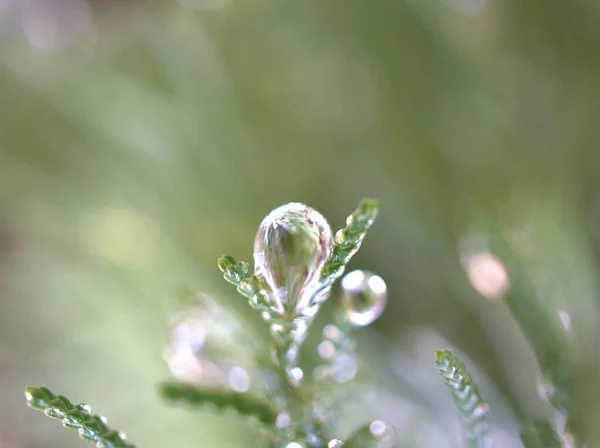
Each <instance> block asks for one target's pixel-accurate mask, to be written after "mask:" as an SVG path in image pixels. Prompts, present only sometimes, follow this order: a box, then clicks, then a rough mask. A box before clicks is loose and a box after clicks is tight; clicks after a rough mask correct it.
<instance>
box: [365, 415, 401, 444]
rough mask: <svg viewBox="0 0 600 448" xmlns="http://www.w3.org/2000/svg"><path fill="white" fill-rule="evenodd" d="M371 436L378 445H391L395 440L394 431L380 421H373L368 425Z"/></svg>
mask: <svg viewBox="0 0 600 448" xmlns="http://www.w3.org/2000/svg"><path fill="white" fill-rule="evenodd" d="M369 431H370V432H371V435H372V436H373V437H375V439H376V440H377V441H378V442H380V443H392V442H393V441H394V440H395V439H396V431H394V428H392V427H391V426H390V425H388V424H387V423H385V422H382V421H381V420H373V421H372V422H371V424H370V425H369Z"/></svg>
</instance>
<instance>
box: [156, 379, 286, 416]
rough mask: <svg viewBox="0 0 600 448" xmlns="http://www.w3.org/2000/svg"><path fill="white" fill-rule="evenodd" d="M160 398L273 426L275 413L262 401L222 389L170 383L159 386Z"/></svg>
mask: <svg viewBox="0 0 600 448" xmlns="http://www.w3.org/2000/svg"><path fill="white" fill-rule="evenodd" d="M160 394H161V396H162V397H163V398H164V399H165V400H167V401H169V402H171V403H180V404H187V405H189V406H192V407H203V408H204V407H209V406H210V405H213V406H214V407H216V408H217V409H219V410H225V409H233V410H235V411H236V412H237V413H238V414H240V415H244V416H247V417H256V418H258V419H259V420H260V421H261V422H262V423H264V424H266V425H273V424H274V422H275V418H276V417H277V413H276V412H275V411H274V410H273V409H272V408H271V406H269V404H268V403H265V402H264V401H262V400H259V399H258V398H256V397H253V396H251V395H248V394H242V393H238V392H232V391H227V390H223V389H199V388H197V387H194V386H191V385H188V384H185V383H181V382H176V381H170V382H166V383H163V384H161V385H160Z"/></svg>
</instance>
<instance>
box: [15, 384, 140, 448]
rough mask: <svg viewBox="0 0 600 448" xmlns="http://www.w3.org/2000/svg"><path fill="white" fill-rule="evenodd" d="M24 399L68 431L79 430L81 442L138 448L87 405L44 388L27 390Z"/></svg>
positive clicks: (104, 447) (100, 447)
mask: <svg viewBox="0 0 600 448" xmlns="http://www.w3.org/2000/svg"><path fill="white" fill-rule="evenodd" d="M25 398H26V399H27V405H28V406H29V407H30V408H33V409H37V410H39V411H43V412H44V414H46V415H47V416H48V417H50V418H53V419H57V420H61V421H62V424H63V426H64V427H65V428H71V429H76V430H77V432H78V433H79V436H80V437H81V438H82V439H84V440H87V441H89V442H94V443H96V446H97V447H98V448H135V446H134V445H132V444H130V443H127V442H126V441H125V440H124V438H125V436H124V435H123V434H122V433H120V432H118V431H115V430H112V429H110V428H109V427H108V426H107V425H106V418H104V417H101V416H98V415H93V414H90V407H89V406H88V405H86V404H77V405H76V404H73V403H71V402H70V401H69V399H68V398H66V397H63V396H62V395H54V394H53V393H52V392H51V391H50V390H49V389H47V388H45V387H27V388H26V389H25Z"/></svg>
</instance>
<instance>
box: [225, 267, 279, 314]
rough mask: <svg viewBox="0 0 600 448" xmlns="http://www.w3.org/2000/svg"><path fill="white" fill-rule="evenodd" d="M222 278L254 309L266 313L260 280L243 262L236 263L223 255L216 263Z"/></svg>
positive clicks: (266, 306) (267, 307)
mask: <svg viewBox="0 0 600 448" xmlns="http://www.w3.org/2000/svg"><path fill="white" fill-rule="evenodd" d="M218 265H219V269H220V270H221V272H222V273H223V278H224V279H225V280H226V281H227V282H229V283H231V284H232V285H234V286H235V287H236V288H237V290H238V292H239V293H240V294H241V295H243V296H244V297H246V298H247V299H248V303H249V304H250V306H251V307H252V308H254V309H258V310H259V311H266V310H268V309H269V305H268V302H267V298H266V297H264V295H263V293H262V292H261V291H262V290H264V288H262V287H261V284H260V279H259V278H258V277H257V276H255V275H252V274H251V273H250V265H249V264H248V263H247V262H245V261H238V260H236V259H235V258H233V257H232V256H231V255H223V256H222V257H221V258H219V261H218Z"/></svg>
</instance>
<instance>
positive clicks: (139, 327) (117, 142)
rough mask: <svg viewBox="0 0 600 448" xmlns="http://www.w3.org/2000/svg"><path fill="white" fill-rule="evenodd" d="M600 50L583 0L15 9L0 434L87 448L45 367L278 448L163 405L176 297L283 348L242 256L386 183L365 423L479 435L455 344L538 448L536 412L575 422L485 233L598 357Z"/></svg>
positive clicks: (438, 435)
mask: <svg viewBox="0 0 600 448" xmlns="http://www.w3.org/2000/svg"><path fill="white" fill-rule="evenodd" d="M599 49H600V7H598V5H597V4H596V3H594V2H587V1H583V0H573V1H571V2H565V1H557V0H544V1H541V0H531V1H527V2H523V1H518V0H504V1H489V0H393V1H392V0H378V1H355V0H328V1H311V0H304V1H295V2H292V1H286V2H284V1H275V0H252V1H241V0H232V1H228V0H180V1H179V2H177V1H175V0H169V1H167V0H164V1H156V2H151V1H148V2H141V1H139V2H138V1H121V2H118V1H112V2H110V1H109V2H104V1H85V0H52V1H43V0H39V1H28V2H21V1H18V0H4V1H2V2H0V101H1V105H2V107H1V109H0V113H1V116H0V392H1V396H2V400H0V417H1V418H0V447H2V448H17V447H31V448H38V447H39V448H41V447H55V446H61V447H63V448H64V447H83V446H85V442H83V441H81V440H79V439H78V438H77V437H76V436H75V435H74V434H71V433H70V432H69V431H62V430H61V429H60V428H58V427H57V425H56V424H55V422H51V421H48V420H47V419H44V418H42V417H41V416H40V415H37V414H35V413H33V412H32V411H30V410H28V409H27V408H26V406H25V404H24V399H23V393H22V390H23V387H24V386H25V385H42V384H44V385H47V386H49V387H51V388H52V389H53V390H55V391H57V392H58V393H63V394H65V395H67V396H69V397H70V398H72V399H73V400H74V401H86V402H89V403H91V404H92V407H93V409H94V410H96V411H98V412H100V413H102V414H104V415H107V416H108V418H109V421H110V423H111V424H113V425H114V426H115V427H117V428H120V429H123V430H125V431H126V432H127V434H128V436H129V438H130V439H131V440H132V441H133V442H135V443H136V444H138V446H140V447H153V446H154V447H160V446H169V447H177V446H181V447H188V446H197V447H203V446H206V447H239V446H242V445H243V446H259V444H258V441H257V442H256V443H255V444H253V443H251V442H249V441H250V440H254V439H256V440H258V438H257V435H258V431H257V429H256V428H255V425H254V424H252V423H249V422H245V421H243V420H238V419H236V418H235V417H234V416H231V415H225V416H219V415H214V414H213V413H211V412H210V411H206V412H195V413H187V412H185V411H184V410H181V409H171V408H168V407H166V406H164V405H163V404H161V402H160V400H159V399H158V398H157V394H156V390H155V384H156V383H157V381H159V380H160V379H162V378H165V377H167V376H168V370H167V368H166V366H165V364H164V362H163V360H162V350H163V346H164V344H165V342H166V332H165V316H166V313H167V311H168V310H169V309H170V308H171V306H172V299H171V298H172V297H173V295H174V294H175V291H176V290H177V289H178V288H179V287H181V286H185V287H190V288H194V289H197V290H199V291H203V292H205V293H208V294H210V295H211V296H213V297H215V298H216V299H217V300H218V301H219V302H220V303H222V304H223V307H225V308H226V309H232V310H234V311H236V312H238V313H239V314H238V315H239V316H240V318H241V319H243V320H244V322H245V323H246V324H247V325H248V327H249V330H253V331H254V332H255V333H256V334H257V337H258V338H260V337H263V338H266V330H265V329H264V327H263V324H262V323H261V321H260V319H259V318H258V317H257V316H255V315H254V313H253V312H251V310H249V309H248V308H247V306H246V305H245V303H244V300H243V299H242V298H240V297H239V296H237V295H236V294H235V291H234V290H233V288H231V287H230V286H229V285H227V284H225V282H224V281H222V280H221V278H220V273H219V272H218V269H217V267H216V259H217V258H218V257H219V256H220V255H222V254H223V253H229V254H232V255H234V256H236V257H237V258H240V259H246V260H251V256H252V254H251V251H252V242H253V238H254V234H255V232H256V228H257V226H258V224H259V223H260V221H261V219H262V218H263V217H264V216H265V215H267V214H268V212H269V211H270V210H272V209H273V208H275V207H276V206H278V205H281V204H284V203H287V202H291V201H301V202H305V203H307V204H309V205H310V206H312V207H314V208H316V209H317V210H319V211H320V212H321V213H323V214H324V215H325V216H326V217H327V218H328V219H329V221H330V223H331V225H332V227H335V228H339V227H341V226H343V224H344V219H345V217H346V216H347V215H348V214H349V213H350V212H351V211H352V210H353V209H354V207H355V205H356V204H357V203H358V201H359V200H360V199H361V198H362V197H363V196H373V197H376V198H379V200H380V201H381V213H380V216H379V219H378V221H377V223H376V224H375V226H374V227H373V229H372V231H371V233H370V234H369V236H368V237H367V239H366V240H365V244H364V245H363V248H362V250H361V251H360V253H359V254H358V255H357V256H356V257H355V258H354V259H353V261H352V263H351V266H350V267H351V268H361V269H368V270H371V271H374V272H376V273H378V274H379V275H381V276H382V277H383V278H384V279H385V280H386V282H387V284H388V289H389V292H390V303H389V306H388V309H387V312H386V313H385V314H384V315H383V317H382V318H381V319H380V320H379V321H378V322H377V323H376V324H374V325H373V326H372V327H370V328H369V329H366V330H364V331H363V332H362V333H361V337H360V341H359V343H360V347H361V353H363V354H364V356H365V358H366V359H367V361H368V363H367V364H368V366H369V369H370V370H372V374H373V375H374V377H375V378H376V379H377V381H376V386H372V388H371V390H372V391H374V393H378V394H379V395H378V397H379V398H377V399H375V400H372V401H371V404H370V405H369V407H365V406H362V405H359V404H358V403H357V402H356V401H352V403H351V405H350V404H349V405H348V406H346V409H345V411H344V412H346V414H344V415H347V418H346V419H345V421H346V423H347V428H346V426H343V427H342V428H341V429H340V430H341V431H342V432H344V434H346V433H347V431H349V430H350V429H351V426H352V425H353V424H354V423H357V422H360V421H363V420H366V419H370V418H383V419H386V420H388V421H390V422H392V423H393V424H395V425H396V427H397V429H398V432H399V433H400V436H401V440H402V437H403V435H404V442H403V443H401V444H399V445H398V446H412V447H437V448H440V447H442V448H443V447H458V446H460V444H459V432H458V422H457V418H456V413H455V411H454V409H453V407H452V403H451V400H450V396H449V395H448V393H447V391H446V390H445V389H444V386H443V384H442V382H441V380H440V379H439V378H438V377H437V373H436V372H435V369H434V368H433V364H432V360H433V350H434V349H435V348H445V347H453V348H455V349H456V350H458V352H459V353H461V354H462V355H463V357H464V359H465V361H466V362H467V363H468V364H469V365H470V366H472V367H473V371H474V375H475V377H476V378H477V379H478V380H479V381H480V382H481V384H482V389H483V391H484V396H485V397H486V399H488V401H489V402H490V404H491V406H492V411H491V417H490V418H491V421H492V424H493V433H494V435H495V436H496V446H499V447H503V448H504V447H508V448H510V447H519V446H520V443H519V442H518V437H517V421H518V420H519V419H530V418H534V417H541V416H548V415H551V414H550V411H549V408H548V406H547V404H545V403H544V402H543V401H542V400H541V399H540V398H538V395H537V391H536V380H535V377H536V374H537V367H536V363H535V361H534V359H533V357H532V354H531V350H530V349H529V347H528V345H527V343H526V342H525V339H524V338H523V336H522V335H521V332H520V330H519V329H518V327H517V325H516V324H515V323H514V321H513V319H512V317H511V316H510V314H509V312H508V311H507V309H506V308H505V307H504V306H503V304H502V301H500V302H499V303H498V302H497V301H496V302H492V301H489V300H485V299H484V298H483V297H482V296H480V295H478V294H477V292H476V291H475V290H474V289H473V287H472V286H471V284H470V283H469V280H468V276H467V275H465V270H464V266H465V265H464V257H465V253H466V252H465V250H466V249H464V248H465V247H466V246H465V244H466V245H467V246H468V245H469V244H475V245H477V244H480V243H477V241H480V239H481V238H482V237H483V238H484V240H485V237H486V234H485V229H486V228H488V227H487V224H486V223H489V222H501V223H503V224H502V226H507V227H502V229H503V230H506V234H507V238H508V240H509V241H511V242H512V244H513V245H514V248H515V253H517V254H519V257H521V259H520V262H521V263H522V265H523V266H524V275H525V276H526V277H527V278H528V279H529V280H530V281H531V282H532V284H533V285H534V286H535V300H537V301H538V302H539V303H541V304H542V306H543V307H544V308H545V309H547V310H549V315H550V316H551V317H552V319H554V321H552V322H549V323H548V325H559V324H560V322H561V321H560V320H559V317H560V316H564V314H560V313H559V312H560V311H562V312H564V313H567V317H569V325H564V321H562V322H563V327H562V328H563V330H564V334H563V336H564V338H565V339H566V340H567V341H568V343H569V344H570V347H572V348H573V350H576V351H577V353H579V354H580V355H581V354H583V355H581V356H584V355H585V360H586V362H585V363H586V365H588V364H589V366H591V367H589V366H588V367H589V368H591V369H592V370H593V371H595V372H596V373H597V372H598V370H597V366H598V362H597V361H598V353H599V350H598V348H599V346H598V342H599V338H598V333H597V328H598V326H597V322H598V318H599V316H600V314H599V312H598V305H599V299H598V284H597V283H598V282H597V278H598V272H600V271H599V270H598V256H599V254H600V232H599V225H600V176H599V173H600V151H598V147H597V145H598V142H599V141H600V77H599V74H600V53H599V51H600V50H599ZM488 236H489V235H488ZM473 238H475V239H473ZM477 238H479V239H477ZM473 241H475V243H472V242H473ZM484 246H485V244H484ZM469 247H470V246H469ZM461 260H462V261H461ZM334 300H335V298H332V302H333V301H334ZM332 306H333V305H332ZM329 309H331V307H330V308H329ZM327 311H328V310H327V309H326V310H325V311H324V313H327ZM326 320H327V319H326V314H324V315H323V316H321V318H320V319H319V320H318V322H317V324H316V325H317V326H318V325H321V324H322V323H323V322H325V321H326ZM559 326H560V325H559ZM316 333H318V328H317V330H316ZM315 338H316V334H315ZM309 348H310V347H309ZM306 359H307V362H311V357H310V356H309V354H308V353H307V355H306ZM588 367H586V368H588ZM598 381H600V379H599V380H598ZM598 381H596V382H591V383H590V385H589V387H591V388H594V390H590V391H589V393H590V396H591V397H597V396H598V390H597V389H596V388H595V386H596V384H598ZM588 411H589V412H590V415H600V413H599V411H600V405H598V404H594V403H592V404H590V405H589V409H588ZM344 434H342V435H344Z"/></svg>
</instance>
